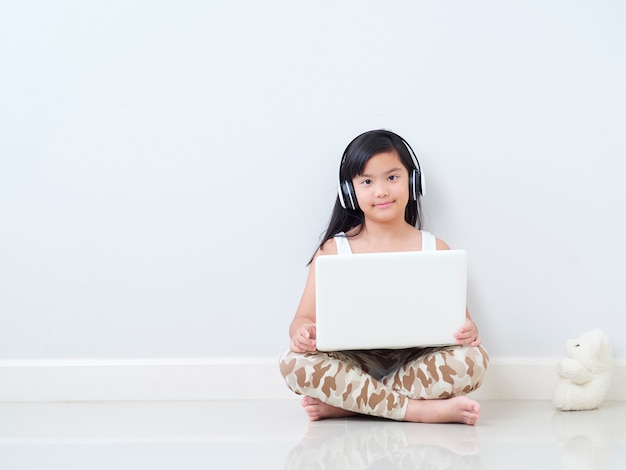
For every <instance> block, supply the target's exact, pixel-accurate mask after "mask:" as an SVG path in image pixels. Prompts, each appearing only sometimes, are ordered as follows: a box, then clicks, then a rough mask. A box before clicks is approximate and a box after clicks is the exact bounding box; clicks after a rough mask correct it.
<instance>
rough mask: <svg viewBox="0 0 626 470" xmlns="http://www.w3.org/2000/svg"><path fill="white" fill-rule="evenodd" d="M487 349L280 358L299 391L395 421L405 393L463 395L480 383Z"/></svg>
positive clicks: (288, 379) (292, 385)
mask: <svg viewBox="0 0 626 470" xmlns="http://www.w3.org/2000/svg"><path fill="white" fill-rule="evenodd" d="M488 363H489V355H488V354H487V351H485V349H483V347H482V346H478V347H472V346H449V347H444V348H420V349H418V348H412V349H376V350H367V351H336V352H320V351H315V352H310V353H295V352H293V351H291V350H288V351H286V352H285V353H284V354H283V355H282V356H281V358H280V372H281V374H282V375H283V377H284V378H285V381H286V382H287V386H288V387H289V388H290V389H291V390H292V391H294V392H295V393H297V394H299V395H307V396H309V397H313V398H317V399H318V400H320V401H321V402H323V403H327V404H329V405H332V406H335V407H338V408H342V409H344V410H349V411H354V412H357V413H361V414H368V415H373V416H379V417H382V418H389V419H394V420H398V421H401V420H403V419H404V415H405V414H406V408H407V405H408V399H409V398H415V399H439V398H450V397H453V396H456V395H465V394H467V393H469V392H471V391H473V390H476V389H477V388H478V387H480V384H481V381H482V379H483V377H484V375H485V372H486V371H487V366H488Z"/></svg>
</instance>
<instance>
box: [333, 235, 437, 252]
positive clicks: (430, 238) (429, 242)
mask: <svg viewBox="0 0 626 470" xmlns="http://www.w3.org/2000/svg"><path fill="white" fill-rule="evenodd" d="M421 232H422V251H436V250H437V239H436V238H435V236H434V235H433V234H432V233H430V232H426V231H424V230H421ZM333 238H334V239H335V243H336V244H337V254H338V255H351V254H352V249H351V248H350V243H349V242H348V237H346V234H345V233H343V232H340V233H338V234H337V235H335V236H334V237H333Z"/></svg>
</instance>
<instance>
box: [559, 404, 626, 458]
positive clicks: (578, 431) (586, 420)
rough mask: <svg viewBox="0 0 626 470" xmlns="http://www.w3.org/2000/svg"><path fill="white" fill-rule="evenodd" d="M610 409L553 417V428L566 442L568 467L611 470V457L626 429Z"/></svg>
mask: <svg viewBox="0 0 626 470" xmlns="http://www.w3.org/2000/svg"><path fill="white" fill-rule="evenodd" d="M616 422H618V421H617V420H616V419H615V416H613V414H612V412H611V410H610V409H605V408H600V409H597V410H588V411H560V412H556V413H555V414H554V415H553V416H552V429H553V431H554V434H555V436H556V438H557V440H558V442H560V443H562V448H561V455H560V457H561V463H562V464H563V466H564V468H568V469H569V468H580V469H586V468H589V469H594V470H601V469H604V468H610V465H611V454H612V450H613V448H614V447H615V444H616V442H619V440H620V439H621V438H622V437H623V434H624V429H623V426H620V427H619V429H617V428H615V423H616Z"/></svg>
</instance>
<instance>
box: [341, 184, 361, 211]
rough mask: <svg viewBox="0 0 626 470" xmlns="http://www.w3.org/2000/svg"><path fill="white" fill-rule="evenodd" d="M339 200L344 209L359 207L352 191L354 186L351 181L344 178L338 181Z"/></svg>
mask: <svg viewBox="0 0 626 470" xmlns="http://www.w3.org/2000/svg"><path fill="white" fill-rule="evenodd" d="M338 193H339V202H340V203H341V207H343V208H344V209H352V210H356V209H357V208H358V207H359V203H358V202H357V200H356V193H355V192H354V186H352V181H347V180H344V181H342V182H341V183H339V191H338Z"/></svg>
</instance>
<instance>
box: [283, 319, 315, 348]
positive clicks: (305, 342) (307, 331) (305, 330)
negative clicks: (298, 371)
mask: <svg viewBox="0 0 626 470" xmlns="http://www.w3.org/2000/svg"><path fill="white" fill-rule="evenodd" d="M315 337H316V330H315V323H305V324H304V325H302V326H301V327H300V328H298V329H297V330H296V332H295V333H294V335H293V336H292V338H291V342H290V343H289V347H290V349H291V350H292V351H293V352H297V353H304V352H308V351H315V350H316V345H315Z"/></svg>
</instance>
